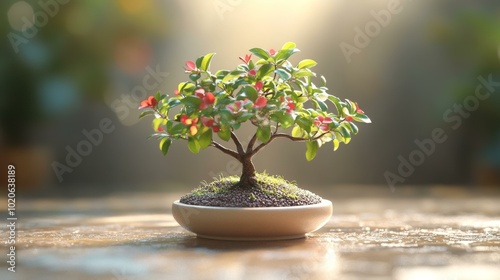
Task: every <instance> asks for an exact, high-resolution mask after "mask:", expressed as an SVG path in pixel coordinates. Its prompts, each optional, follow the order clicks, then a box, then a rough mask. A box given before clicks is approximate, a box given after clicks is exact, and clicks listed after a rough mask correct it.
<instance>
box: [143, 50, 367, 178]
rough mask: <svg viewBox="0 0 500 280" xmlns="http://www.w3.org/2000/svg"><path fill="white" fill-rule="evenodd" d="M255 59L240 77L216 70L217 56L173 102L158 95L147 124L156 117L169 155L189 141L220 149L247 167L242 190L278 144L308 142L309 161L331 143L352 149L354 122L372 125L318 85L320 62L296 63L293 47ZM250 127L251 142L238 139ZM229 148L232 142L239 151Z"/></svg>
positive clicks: (198, 66) (195, 147)
mask: <svg viewBox="0 0 500 280" xmlns="http://www.w3.org/2000/svg"><path fill="white" fill-rule="evenodd" d="M250 52H251V54H247V55H245V57H240V58H239V59H240V60H241V61H242V63H241V64H239V65H238V66H237V67H236V69H234V70H218V71H216V72H212V71H210V62H211V60H212V57H213V56H214V53H209V54H207V55H204V56H202V57H199V58H198V59H197V60H196V62H194V61H187V62H186V70H185V72H186V74H187V75H188V77H189V80H188V81H185V82H181V83H180V84H179V85H178V87H177V89H175V90H174V92H173V95H172V96H168V95H162V94H160V93H156V95H155V96H150V97H149V98H147V99H146V100H144V101H142V102H141V104H140V107H139V109H141V110H142V111H143V112H142V113H141V117H144V116H148V115H152V116H154V119H153V121H152V122H153V129H154V130H155V132H154V133H153V134H152V135H151V137H154V138H157V139H158V140H159V141H160V150H161V151H162V153H163V154H164V155H166V154H167V152H168V150H169V148H170V146H171V144H172V142H174V141H176V140H185V141H186V142H187V146H188V148H189V150H190V151H191V152H193V153H195V154H197V153H198V152H200V150H202V149H206V148H208V147H214V148H216V149H219V150H220V151H221V152H223V153H225V154H227V155H229V156H232V157H234V158H235V159H237V160H238V161H239V162H240V163H241V164H242V173H241V176H240V178H239V181H238V183H237V184H236V185H237V186H239V187H242V188H251V187H254V186H255V185H256V183H257V181H256V172H255V167H254V164H253V162H252V158H253V157H254V156H255V155H256V154H257V153H258V152H260V151H262V149H263V148H264V147H266V146H268V145H269V144H270V143H271V142H273V141H274V140H276V139H278V138H284V139H287V140H291V141H295V142H305V144H306V153H305V155H306V159H307V160H308V161H310V160H312V159H313V158H314V157H315V156H316V154H317V152H318V148H320V147H321V146H322V145H323V144H325V143H328V142H332V143H333V150H337V148H338V147H339V145H340V143H345V144H347V143H349V141H350V140H351V137H352V135H354V134H357V133H358V128H357V126H356V125H355V124H354V122H364V123H370V122H371V121H370V119H369V118H368V117H367V116H366V115H365V113H364V112H363V111H362V110H361V109H360V108H359V106H358V104H357V103H355V102H353V101H350V100H347V99H346V100H341V99H339V98H338V97H336V96H334V95H331V94H329V93H328V88H327V87H326V80H325V78H324V77H323V76H321V81H322V83H321V86H318V85H316V84H315V83H314V82H313V78H314V77H316V73H314V72H313V71H311V68H313V67H314V66H315V65H316V64H317V63H316V61H314V60H312V59H304V60H302V61H300V62H299V63H297V64H293V63H292V62H290V61H289V58H290V57H291V56H292V55H293V54H294V53H297V52H299V49H297V48H296V45H295V44H294V43H292V42H288V43H286V44H284V45H283V47H282V48H281V49H280V50H278V51H275V50H273V49H270V50H269V51H267V50H264V49H261V48H253V49H251V50H250ZM252 56H254V57H257V58H258V60H257V61H255V62H254V60H253V59H252ZM331 108H332V109H331ZM244 123H250V124H251V125H252V126H253V127H254V129H255V133H254V134H253V136H252V137H251V139H250V141H248V143H243V142H242V141H240V139H239V138H238V137H237V135H236V131H237V130H238V129H240V127H241V126H242V124H244ZM215 136H218V139H217V137H215ZM219 139H220V140H219ZM222 141H225V142H228V141H233V142H234V146H235V147H236V148H235V149H231V148H228V147H226V146H224V145H223V144H221V143H223V142H222Z"/></svg>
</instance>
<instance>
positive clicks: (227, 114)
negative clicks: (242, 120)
mask: <svg viewBox="0 0 500 280" xmlns="http://www.w3.org/2000/svg"><path fill="white" fill-rule="evenodd" d="M219 115H220V117H221V122H222V123H225V124H231V123H232V121H233V120H234V114H233V113H232V112H231V111H229V110H228V109H225V108H224V109H220V110H219Z"/></svg>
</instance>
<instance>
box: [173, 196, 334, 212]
mask: <svg viewBox="0 0 500 280" xmlns="http://www.w3.org/2000/svg"><path fill="white" fill-rule="evenodd" d="M172 204H175V205H178V206H181V207H189V208H195V209H210V210H220V211H235V210H239V211H281V210H301V209H311V208H322V207H325V206H328V205H333V204H332V202H331V201H330V200H328V199H324V198H322V199H321V202H320V203H316V204H308V205H297V206H271V207H220V206H202V205H192V204H186V203H182V202H180V201H179V199H177V200H176V201H174V202H173V203H172Z"/></svg>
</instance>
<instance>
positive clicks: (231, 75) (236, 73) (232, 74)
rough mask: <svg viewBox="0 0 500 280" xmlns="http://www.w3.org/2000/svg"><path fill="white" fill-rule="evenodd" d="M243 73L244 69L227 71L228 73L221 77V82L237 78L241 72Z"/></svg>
mask: <svg viewBox="0 0 500 280" xmlns="http://www.w3.org/2000/svg"><path fill="white" fill-rule="evenodd" d="M243 73H245V71H243V70H233V71H231V72H229V74H227V75H226V76H225V77H224V78H223V79H222V82H223V83H227V82H230V81H232V80H235V79H237V78H239V77H240V76H241V74H243Z"/></svg>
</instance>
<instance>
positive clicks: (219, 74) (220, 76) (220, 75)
mask: <svg viewBox="0 0 500 280" xmlns="http://www.w3.org/2000/svg"><path fill="white" fill-rule="evenodd" d="M227 74H229V71H228V70H224V69H221V70H219V71H217V72H216V73H215V77H216V78H217V79H219V80H222V79H224V77H225V76H226V75H227Z"/></svg>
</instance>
